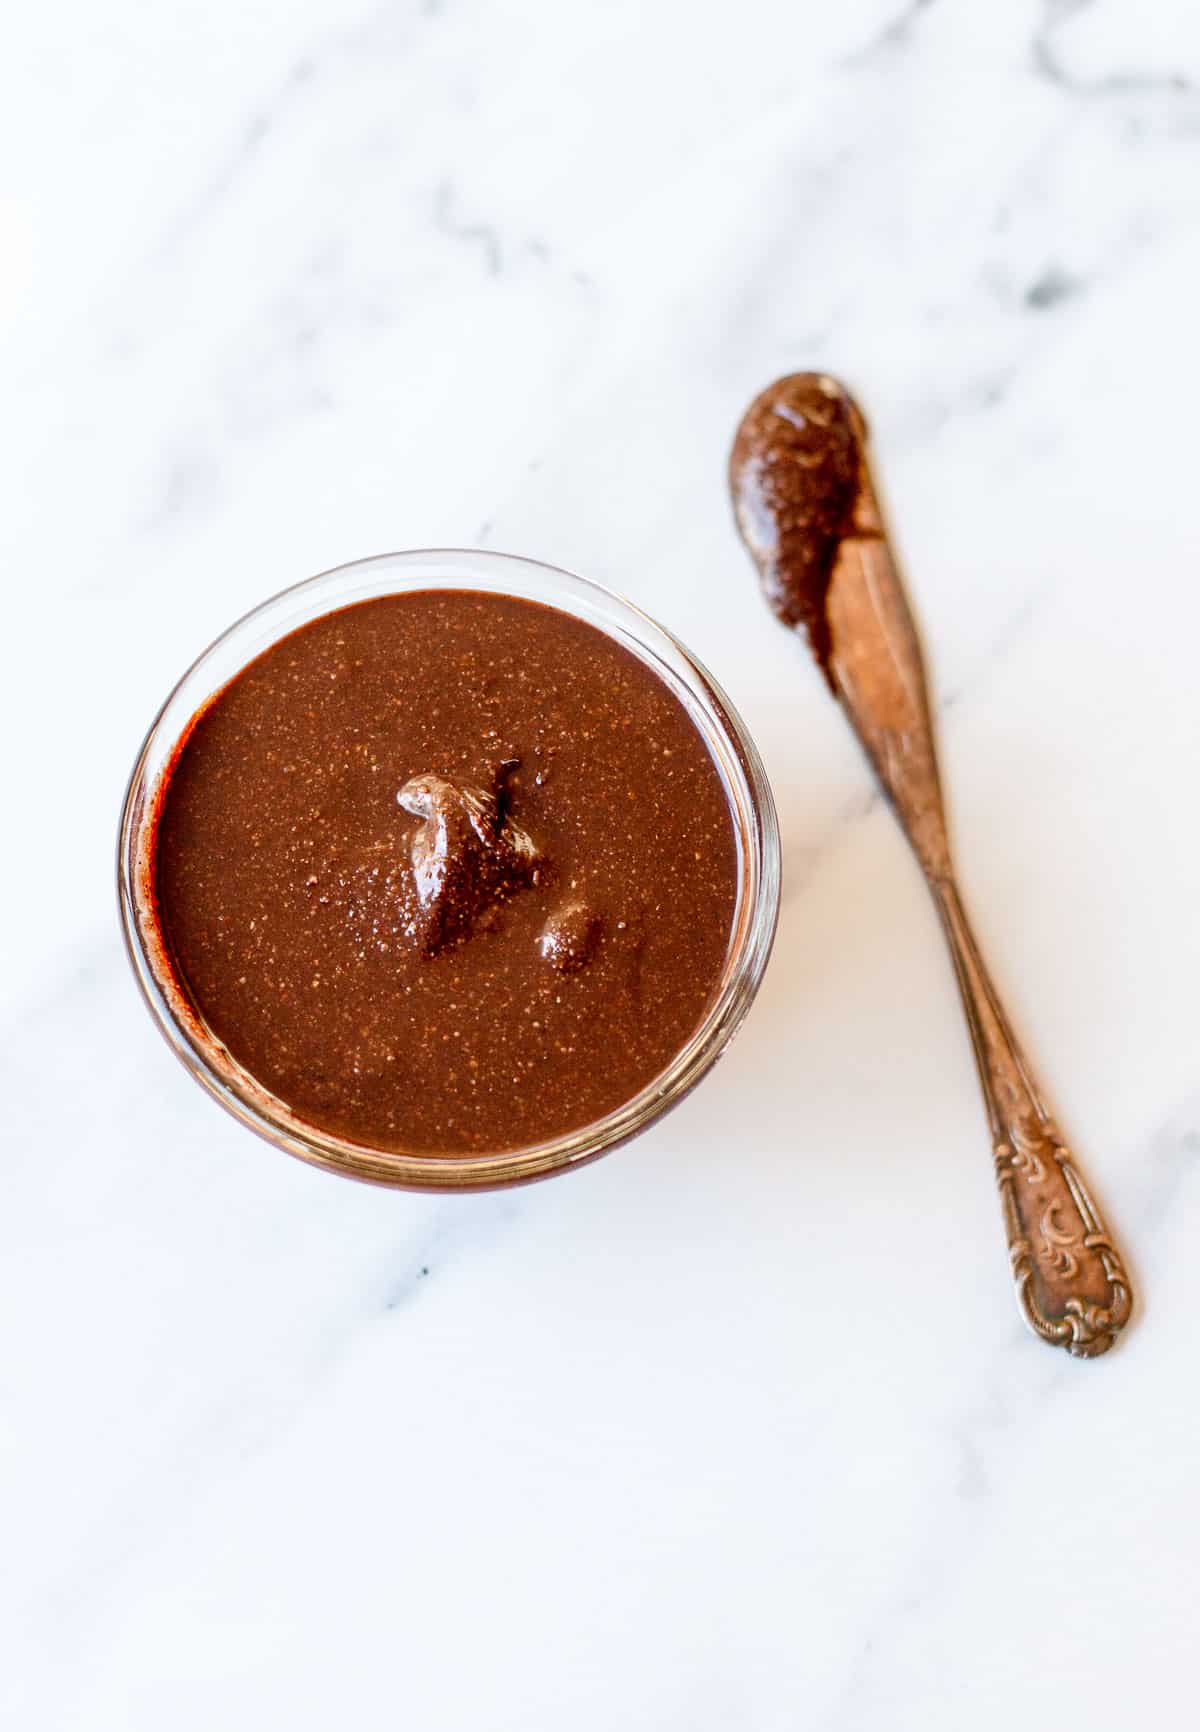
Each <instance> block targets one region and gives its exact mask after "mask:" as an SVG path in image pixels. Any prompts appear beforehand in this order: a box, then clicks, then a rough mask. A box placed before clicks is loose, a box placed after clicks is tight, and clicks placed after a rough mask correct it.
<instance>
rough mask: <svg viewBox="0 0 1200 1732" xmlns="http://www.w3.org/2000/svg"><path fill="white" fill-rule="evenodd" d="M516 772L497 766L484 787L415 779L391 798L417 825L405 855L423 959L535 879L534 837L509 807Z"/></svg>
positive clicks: (538, 859)
mask: <svg viewBox="0 0 1200 1732" xmlns="http://www.w3.org/2000/svg"><path fill="white" fill-rule="evenodd" d="M516 767H517V766H516V764H515V763H511V764H504V765H501V766H500V768H499V769H498V770H497V771H496V774H495V777H494V778H493V786H492V787H491V788H486V789H485V788H472V787H468V786H467V785H466V784H465V783H463V782H455V781H453V780H451V778H450V777H448V776H435V775H432V774H430V775H424V776H412V777H410V778H409V780H408V781H407V782H405V784H404V786H403V787H402V788H401V789H400V792H399V793H398V794H397V795H396V802H397V804H398V805H400V806H402V807H403V808H404V810H405V811H406V812H411V813H412V815H413V816H414V817H415V818H420V819H421V820H422V823H421V824H420V826H419V827H418V829H417V830H416V832H415V834H414V836H413V839H412V844H411V848H410V855H411V859H412V871H413V883H414V887H415V889H416V894H417V904H418V907H419V910H420V914H419V918H418V920H417V921H416V922H414V924H415V925H416V926H417V928H418V931H419V933H420V938H421V945H422V948H423V949H424V951H425V954H426V956H436V955H437V953H438V951H439V950H444V949H445V948H446V946H447V945H449V944H454V943H456V942H457V941H459V940H461V939H463V938H468V937H469V936H470V934H471V932H472V930H473V929H474V926H475V922H476V920H477V918H478V917H479V915H480V914H481V913H482V912H483V911H484V910H485V909H486V908H488V907H490V906H491V905H492V904H494V903H496V902H499V901H502V900H504V898H505V897H508V896H511V895H512V894H513V893H514V891H517V890H520V889H521V888H522V887H523V886H524V885H526V884H532V883H535V882H536V880H537V878H538V876H539V872H540V868H541V864H542V861H541V856H540V855H539V853H538V850H537V848H536V846H535V844H534V841H533V838H532V837H531V836H530V835H528V833H527V832H526V831H524V830H522V828H521V826H520V825H519V824H516V823H514V822H513V818H512V814H511V813H510V812H508V811H507V810H506V806H507V798H506V783H507V780H508V775H509V773H510V772H511V771H512V770H514V769H516Z"/></svg>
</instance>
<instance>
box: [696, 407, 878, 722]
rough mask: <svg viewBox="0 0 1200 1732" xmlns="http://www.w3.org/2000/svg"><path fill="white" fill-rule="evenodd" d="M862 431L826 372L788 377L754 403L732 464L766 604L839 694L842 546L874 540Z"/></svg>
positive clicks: (737, 508)
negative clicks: (836, 659)
mask: <svg viewBox="0 0 1200 1732" xmlns="http://www.w3.org/2000/svg"><path fill="white" fill-rule="evenodd" d="M866 439H867V427H866V422H865V421H864V419H863V417H862V414H861V412H860V411H859V408H858V405H857V404H856V403H855V401H854V399H853V398H852V397H851V395H850V393H849V392H848V391H847V390H846V388H845V386H844V385H841V384H839V382H838V381H837V380H836V379H833V378H831V377H830V376H829V374H827V373H792V374H789V375H788V376H787V377H786V378H783V379H777V380H776V381H775V383H774V384H773V385H769V386H768V387H767V389H766V390H765V391H762V392H760V393H759V395H758V396H757V397H756V398H755V399H754V401H753V403H751V405H750V407H749V408H748V409H747V411H746V413H745V415H744V416H743V417H742V421H741V424H740V426H739V427H738V430H737V435H736V437H735V439H734V442H733V451H732V453H731V454H730V459H729V486H730V491H731V493H732V495H733V508H734V515H735V516H736V518H737V525H738V530H739V532H740V534H741V537H742V540H743V541H744V542H745V544H746V547H747V549H748V551H749V553H750V556H751V558H752V559H753V560H754V563H755V565H756V566H757V568H758V573H759V578H760V580H761V582H762V588H763V593H764V595H765V596H766V599H767V604H768V606H769V607H770V608H771V610H772V611H773V612H774V613H775V615H776V616H777V617H778V618H779V619H780V620H782V621H783V623H784V625H786V626H790V627H792V628H797V627H800V626H803V627H804V629H805V630H806V632H807V633H808V641H809V643H810V645H811V647H812V652H813V655H814V656H815V657H816V660H817V663H818V665H819V667H820V668H821V671H822V672H823V673H824V675H825V678H826V679H827V680H828V682H829V685H830V687H831V689H832V690H833V691H835V692H836V690H837V681H836V679H835V676H834V671H833V666H832V657H833V647H834V646H833V639H832V633H831V631H830V625H829V614H828V609H827V603H828V599H829V586H830V584H831V582H832V580H833V573H834V568H835V566H836V564H837V558H838V553H839V551H840V549H841V546H842V543H843V542H844V541H846V540H848V539H850V538H851V537H854V538H858V539H864V538H867V537H870V538H875V537H877V536H878V534H879V530H878V527H877V525H876V523H875V522H874V519H873V515H872V514H871V513H870V512H868V511H865V510H861V509H860V507H862V506H864V505H865V504H866V502H867V501H868V499H869V497H870V487H869V482H868V481H867V478H866V451H865V447H866Z"/></svg>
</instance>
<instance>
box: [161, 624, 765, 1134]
mask: <svg viewBox="0 0 1200 1732" xmlns="http://www.w3.org/2000/svg"><path fill="white" fill-rule="evenodd" d="M151 858H152V865H151V877H152V887H153V893H154V900H155V907H156V912H157V918H158V921H159V924H160V928H161V931H162V935H163V939H164V944H165V948H166V950H167V952H168V955H169V956H170V958H171V963H172V966H173V968H174V969H175V971H176V973H177V976H178V982H179V986H180V988H181V990H182V991H183V992H184V993H185V994H186V995H187V996H188V997H189V998H190V1000H191V1001H192V1003H193V1004H194V1005H195V1007H196V1009H197V1010H198V1011H199V1013H200V1014H201V1016H202V1017H203V1018H204V1020H205V1021H206V1022H207V1024H208V1026H209V1027H210V1028H211V1030H212V1032H213V1034H214V1035H215V1036H216V1038H217V1039H218V1040H219V1041H221V1042H223V1043H224V1045H225V1046H226V1047H227V1048H228V1049H229V1051H230V1052H231V1053H232V1055H233V1056H234V1058H236V1059H237V1060H238V1061H239V1062H240V1063H241V1064H242V1065H243V1066H244V1067H245V1068H246V1069H247V1070H248V1071H249V1072H250V1073H251V1074H252V1075H253V1076H254V1077H255V1078H256V1079H257V1080H258V1082H259V1083H261V1084H262V1085H264V1086H265V1087H266V1088H267V1089H269V1090H271V1091H272V1092H273V1093H274V1094H275V1095H277V1096H278V1097H280V1098H281V1099H282V1100H283V1101H285V1102H286V1103H287V1104H288V1105H289V1106H290V1107H291V1109H292V1110H293V1112H295V1113H296V1114H297V1115H299V1116H300V1117H301V1118H303V1119H306V1120H308V1121H309V1122H310V1123H312V1124H314V1125H316V1126H318V1127H320V1128H322V1129H324V1130H326V1131H328V1132H331V1133H333V1134H336V1135H338V1136H341V1137H345V1138H348V1139H350V1140H352V1141H356V1142H360V1143H365V1144H368V1145H370V1146H373V1147H377V1148H383V1149H403V1150H408V1151H420V1152H425V1153H441V1154H445V1155H454V1154H458V1153H466V1152H478V1151H493V1150H501V1149H511V1148H519V1147H524V1146H526V1145H528V1144H531V1143H535V1142H540V1141H543V1140H545V1139H547V1138H549V1137H551V1136H554V1135H556V1134H559V1133H561V1132H564V1131H567V1130H570V1129H574V1128H577V1127H579V1126H582V1125H585V1124H588V1123H590V1122H592V1121H593V1120H595V1119H597V1118H600V1117H603V1116H604V1115H605V1114H606V1113H608V1112H610V1111H611V1110H613V1109H615V1108H616V1107H618V1106H620V1105H622V1104H623V1103H624V1102H625V1101H627V1100H629V1099H630V1098H632V1096H633V1095H635V1094H636V1093H637V1092H638V1091H639V1090H640V1089H641V1088H642V1087H643V1086H644V1085H645V1084H647V1083H648V1082H650V1081H651V1080H652V1079H653V1078H654V1077H655V1076H656V1075H657V1074H658V1073H659V1071H661V1070H662V1069H663V1067H664V1066H665V1065H667V1064H668V1063H669V1062H670V1060H671V1059H672V1058H673V1057H674V1056H675V1054H676V1053H677V1052H678V1051H679V1050H680V1048H681V1047H682V1046H683V1045H684V1044H685V1043H686V1041H687V1040H688V1037H689V1036H690V1035H691V1034H692V1033H693V1031H694V1030H695V1028H696V1026H697V1024H698V1023H699V1021H700V1020H701V1018H702V1016H703V1014H704V1011H705V1008H706V1006H707V1004H708V1002H709V999H710V997H711V994H712V992H713V990H714V988H715V986H716V985H717V982H718V979H719V977H720V974H721V971H722V967H723V964H724V960H725V954H726V950H727V946H728V942H729V936H730V928H731V923H732V917H733V910H734V903H735V899H736V893H737V871H738V868H737V851H736V844H735V839H734V830H733V823H732V819H731V815H730V811H729V806H728V803H727V800H726V797H725V793H724V789H723V787H722V783H721V780H720V777H719V775H718V773H717V770H716V767H715V765H714V763H713V760H712V758H711V757H710V756H709V753H708V750H707V748H706V746H705V744H704V741H703V740H702V738H701V736H700V735H699V733H698V732H697V730H696V728H695V726H694V725H693V723H692V721H691V720H690V718H689V717H688V715H687V713H686V711H685V710H684V708H683V706H682V705H681V704H680V702H679V701H678V700H677V699H676V697H675V696H674V695H673V693H672V692H671V691H670V690H669V689H668V687H667V686H666V685H665V684H664V683H663V681H662V680H661V679H660V678H659V677H658V675H657V674H656V673H655V672H653V670H652V669H651V668H650V667H649V666H647V664H646V663H645V662H643V661H642V660H641V659H640V658H639V657H637V656H636V655H634V654H633V653H631V652H630V651H628V650H626V649H625V648H623V647H622V646H621V645H620V644H618V643H617V642H615V641H614V640H613V639H612V638H610V637H608V636H607V635H606V634H604V633H602V632H600V631H598V630H597V629H596V628H594V627H592V626H590V625H587V624H585V623H584V622H583V621H581V620H578V619H576V618H574V617H572V616H570V615H568V614H564V613H560V612H558V611H557V610H555V609H552V608H548V607H543V606H541V605H538V604H536V603H532V602H526V601H521V600H517V599H515V598H512V597H507V596H499V595H487V594H482V593H478V592H473V591H466V590H459V591H424V592H420V593H415V594H407V595H396V596H388V597H384V598H381V599H378V600H374V601H366V602H360V603H358V604H356V605H354V606H352V607H347V608H344V609H342V610H340V611H339V612H336V613H331V614H327V615H325V616H323V617H322V618H320V619H317V620H315V621H313V622H312V623H311V624H309V625H306V626H304V627H302V628H301V629H300V630H298V631H296V632H294V633H293V634H292V635H291V636H290V637H287V638H284V639H283V640H282V641H281V642H279V643H277V644H275V645H273V646H272V647H271V648H270V649H268V650H267V651H266V652H265V653H264V654H263V655H262V656H260V657H259V658H258V660H257V661H255V662H253V663H251V665H250V666H249V667H247V668H246V669H244V670H243V671H242V672H241V673H240V674H238V675H237V676H236V677H235V678H234V679H233V680H232V681H231V682H230V683H229V684H228V685H227V686H226V687H225V688H224V689H223V690H222V691H220V692H219V693H218V694H217V695H216V697H215V698H213V699H212V700H211V701H210V703H209V704H208V705H207V706H206V707H205V708H204V709H203V710H202V711H201V713H200V714H199V716H198V717H197V718H196V719H195V720H194V722H193V724H192V726H191V729H190V732H189V733H188V735H187V736H186V738H185V740H184V742H183V745H182V746H181V748H180V750H179V751H178V753H177V755H176V758H175V760H174V762H173V764H172V765H171V767H170V769H169V772H168V774H167V776H166V778H165V781H164V783H163V785H162V789H161V792H160V794H159V796H158V810H157V814H156V820H155V828H154V840H153V849H152V856H151Z"/></svg>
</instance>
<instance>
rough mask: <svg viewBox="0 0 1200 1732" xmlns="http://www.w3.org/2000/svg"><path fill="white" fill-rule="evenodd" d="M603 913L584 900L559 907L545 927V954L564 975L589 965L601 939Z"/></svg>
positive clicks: (543, 953)
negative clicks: (590, 906)
mask: <svg viewBox="0 0 1200 1732" xmlns="http://www.w3.org/2000/svg"><path fill="white" fill-rule="evenodd" d="M600 927H601V920H600V916H599V915H598V914H596V913H594V912H593V911H592V909H590V908H589V907H587V905H586V904H585V903H583V902H568V903H566V904H565V905H564V906H563V907H562V908H556V909H555V910H554V912H553V914H552V915H551V916H550V918H549V920H547V922H546V924H545V926H543V928H542V936H541V938H540V939H539V941H538V942H539V944H540V945H541V951H542V955H543V956H544V957H545V959H546V961H547V962H548V963H549V964H550V966H551V967H552V968H557V970H558V972H559V973H560V974H574V973H575V972H576V970H577V969H580V968H586V967H587V965H588V963H589V962H590V961H591V960H592V957H593V956H594V955H595V954H596V946H597V945H598V944H599V942H600Z"/></svg>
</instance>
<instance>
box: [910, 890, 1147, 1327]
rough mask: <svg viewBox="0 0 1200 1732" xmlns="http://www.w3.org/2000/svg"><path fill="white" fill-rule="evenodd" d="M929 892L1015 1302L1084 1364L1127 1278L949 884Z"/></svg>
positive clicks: (1113, 1322) (1118, 1315)
mask: <svg viewBox="0 0 1200 1732" xmlns="http://www.w3.org/2000/svg"><path fill="white" fill-rule="evenodd" d="M932 889H933V893H934V899H935V901H936V903H937V907H938V912H939V914H940V915H941V918H942V925H943V927H944V929H945V933H946V939H947V941H948V943H949V945H950V954H951V956H952V957H953V959H954V970H955V973H956V974H957V976H958V986H959V991H960V992H961V994H962V1001H963V1008H964V1010H965V1011H966V1015H967V1024H968V1026H969V1028H970V1031H971V1044H972V1045H973V1047H974V1049H975V1060H976V1063H977V1064H978V1066H979V1080H980V1083H981V1084H982V1087H983V1096H984V1100H985V1102H986V1105H987V1113H988V1120H989V1123H990V1125H991V1132H992V1148H993V1152H994V1154H995V1158H996V1182H997V1184H998V1185H999V1187H1000V1200H1001V1204H1002V1205H1003V1208H1004V1225H1005V1229H1006V1231H1007V1234H1008V1253H1009V1258H1010V1261H1011V1264H1012V1276H1013V1281H1014V1283H1015V1285H1016V1293H1017V1303H1018V1304H1019V1306H1020V1308H1021V1311H1022V1314H1023V1315H1024V1317H1025V1320H1026V1322H1027V1323H1028V1324H1029V1326H1030V1328H1031V1329H1033V1330H1034V1331H1035V1332H1036V1333H1037V1334H1038V1335H1040V1336H1041V1338H1042V1340H1043V1341H1048V1342H1050V1343H1051V1344H1052V1345H1053V1346H1057V1347H1065V1348H1066V1350H1067V1352H1068V1353H1073V1354H1075V1355H1076V1356H1077V1357H1079V1358H1084V1359H1091V1358H1094V1357H1096V1355H1098V1354H1101V1353H1107V1352H1108V1349H1109V1348H1110V1347H1111V1346H1112V1344H1113V1342H1114V1341H1115V1340H1116V1338H1117V1335H1118V1334H1119V1333H1120V1331H1121V1330H1122V1329H1123V1328H1124V1326H1125V1324H1126V1322H1127V1321H1128V1318H1129V1313H1130V1310H1131V1308H1132V1303H1133V1295H1132V1291H1131V1288H1130V1284H1129V1278H1128V1276H1127V1275H1126V1273H1125V1268H1124V1265H1123V1264H1122V1262H1121V1258H1120V1255H1119V1254H1118V1252H1117V1250H1116V1249H1115V1247H1114V1246H1113V1243H1112V1240H1111V1239H1110V1238H1109V1236H1108V1232H1107V1229H1106V1228H1105V1225H1104V1222H1103V1221H1102V1220H1101V1218H1100V1213H1099V1210H1098V1209H1097V1208H1096V1205H1095V1203H1094V1202H1093V1201H1092V1199H1091V1197H1090V1195H1089V1194H1088V1190H1087V1186H1086V1185H1085V1184H1084V1182H1083V1180H1082V1179H1081V1178H1080V1176H1079V1173H1078V1172H1077V1170H1076V1167H1075V1163H1074V1161H1073V1160H1072V1158H1071V1155H1070V1152H1069V1150H1068V1149H1066V1148H1065V1147H1064V1146H1063V1142H1062V1139H1061V1137H1060V1136H1059V1133H1058V1131H1057V1129H1056V1128H1055V1126H1054V1123H1053V1121H1052V1120H1051V1118H1050V1116H1049V1114H1048V1113H1047V1111H1046V1108H1045V1106H1044V1105H1043V1104H1042V1100H1041V1097H1040V1095H1039V1093H1038V1089H1037V1085H1036V1083H1035V1082H1034V1080H1033V1078H1032V1076H1031V1075H1030V1073H1029V1068H1028V1066H1027V1064H1026V1062H1025V1059H1024V1057H1023V1055H1022V1053H1021V1049H1020V1047H1019V1046H1018V1045H1017V1041H1016V1038H1015V1036H1014V1034H1013V1032H1012V1029H1011V1027H1010V1026H1009V1022H1008V1018H1007V1017H1006V1016H1005V1014H1004V1009H1003V1007H1002V1005H1001V1003H1000V1000H999V998H998V997H997V995H996V989H995V987H994V986H993V984H992V982H991V979H990V977H989V975H988V972H987V969H986V968H985V966H984V963H983V959H982V957H981V956H980V954H979V947H978V945H977V944H976V942H975V938H974V935H973V933H972V932H971V928H970V925H969V924H968V921H967V916H966V914H965V912H964V910H963V906H962V902H961V900H960V899H959V894H958V890H957V888H956V886H955V884H954V881H953V879H952V878H949V877H946V878H939V879H937V880H934V882H933V884H932Z"/></svg>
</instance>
